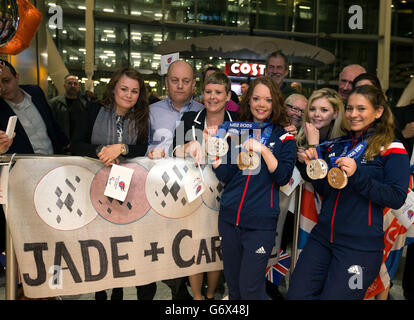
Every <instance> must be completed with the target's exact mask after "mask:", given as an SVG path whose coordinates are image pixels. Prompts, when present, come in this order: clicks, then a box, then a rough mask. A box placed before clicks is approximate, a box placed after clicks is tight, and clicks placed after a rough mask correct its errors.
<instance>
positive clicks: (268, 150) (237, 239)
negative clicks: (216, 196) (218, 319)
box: [212, 77, 296, 300]
mask: <svg viewBox="0 0 414 320" xmlns="http://www.w3.org/2000/svg"><path fill="white" fill-rule="evenodd" d="M240 120H241V122H240V123H238V128H244V129H246V128H249V130H241V132H240V131H239V132H238V133H242V139H243V133H247V132H248V137H247V138H246V139H245V140H244V141H243V140H241V141H240V142H241V144H239V145H237V146H231V148H230V151H229V152H228V154H227V158H226V159H223V158H219V159H217V161H215V162H214V163H213V164H212V166H213V169H214V170H215V173H216V176H217V178H218V179H219V180H220V181H222V182H224V183H225V187H224V191H223V194H222V196H221V200H220V212H219V223H218V228H219V234H220V237H221V247H222V251H223V264H224V275H225V278H226V282H227V286H228V290H229V299H230V300H240V299H252V300H267V299H268V297H267V295H266V290H265V277H264V275H265V269H266V266H267V262H268V260H269V257H270V254H271V251H272V248H273V246H274V243H275V236H276V224H277V217H278V213H279V186H283V185H285V184H286V183H287V182H288V181H289V179H290V177H291V176H292V172H293V167H294V164H295V153H296V150H295V140H294V137H293V136H292V135H291V134H289V133H287V132H286V131H285V129H284V128H283V127H284V126H286V125H288V124H289V120H288V116H287V113H286V111H285V108H284V106H283V98H282V96H281V94H280V91H279V89H278V88H277V86H276V85H275V84H274V82H273V80H272V79H271V78H269V77H260V78H257V79H255V80H254V81H253V83H252V85H251V86H250V87H249V89H248V92H247V94H246V95H245V97H244V98H243V101H242V102H241V110H240ZM256 129H257V130H256ZM243 131H246V132H243ZM233 138H234V137H233ZM232 154H233V155H232ZM224 160H227V161H226V162H225V161H224ZM232 160H233V161H232Z"/></svg>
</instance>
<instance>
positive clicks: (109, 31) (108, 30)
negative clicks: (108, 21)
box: [103, 29, 114, 33]
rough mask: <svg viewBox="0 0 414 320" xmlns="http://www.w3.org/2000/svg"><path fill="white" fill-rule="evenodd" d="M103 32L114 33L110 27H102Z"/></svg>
mask: <svg viewBox="0 0 414 320" xmlns="http://www.w3.org/2000/svg"><path fill="white" fill-rule="evenodd" d="M103 32H105V33H114V30H111V29H104V31H103Z"/></svg>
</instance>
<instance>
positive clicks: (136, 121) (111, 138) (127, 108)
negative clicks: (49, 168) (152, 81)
mask: <svg viewBox="0 0 414 320" xmlns="http://www.w3.org/2000/svg"><path fill="white" fill-rule="evenodd" d="M141 88H145V87H144V81H143V79H142V77H141V75H140V74H139V73H138V72H137V71H136V70H134V69H122V70H119V71H117V72H115V74H114V75H113V76H112V78H111V80H110V81H109V83H108V85H107V87H106V89H105V93H104V98H103V99H102V101H100V102H99V103H90V104H89V105H88V107H87V108H86V109H87V114H86V115H85V117H80V118H82V119H81V121H80V122H79V123H78V124H77V126H76V128H75V130H74V135H73V139H72V143H71V150H72V154H74V155H83V156H89V157H97V158H99V160H101V161H102V162H103V163H104V164H105V165H106V166H109V165H111V164H113V163H119V161H120V160H122V159H123V156H124V157H127V158H130V157H138V156H143V155H145V152H146V150H147V145H148V142H147V140H148V118H149V107H148V102H147V96H146V90H145V89H144V90H140V89H141Z"/></svg>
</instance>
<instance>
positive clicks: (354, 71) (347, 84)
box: [338, 64, 367, 103]
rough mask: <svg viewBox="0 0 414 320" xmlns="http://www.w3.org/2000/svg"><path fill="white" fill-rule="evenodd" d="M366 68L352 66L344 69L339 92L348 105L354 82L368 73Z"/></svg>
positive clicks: (341, 74) (340, 76)
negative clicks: (361, 75)
mask: <svg viewBox="0 0 414 320" xmlns="http://www.w3.org/2000/svg"><path fill="white" fill-rule="evenodd" d="M366 72H367V71H366V70H365V68H364V67H362V66H360V65H359V64H350V65H347V66H346V67H345V68H343V69H342V71H341V73H340V74H339V83H338V92H339V94H340V95H341V97H342V101H343V102H344V103H346V101H347V100H348V96H349V94H350V92H351V91H352V82H353V81H354V79H355V78H356V77H358V76H359V75H360V74H362V73H366Z"/></svg>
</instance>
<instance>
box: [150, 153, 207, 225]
mask: <svg viewBox="0 0 414 320" xmlns="http://www.w3.org/2000/svg"><path fill="white" fill-rule="evenodd" d="M192 166H193V165H192V164H191V163H188V162H187V161H185V160H184V159H174V160H172V159H168V160H167V159H161V160H158V163H157V164H155V165H154V166H153V167H152V168H151V170H150V172H149V173H148V177H147V182H146V184H145V191H146V193H147V199H148V201H149V202H150V204H151V207H152V209H154V211H155V212H156V213H157V214H159V215H160V216H162V217H164V218H184V217H187V216H189V215H190V214H192V213H194V212H195V211H196V210H197V209H198V208H199V207H200V205H201V204H202V200H201V197H198V198H196V199H195V200H193V201H192V202H188V199H187V195H186V192H185V190H184V181H185V177H186V176H187V175H189V174H190V170H197V169H195V168H192Z"/></svg>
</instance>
